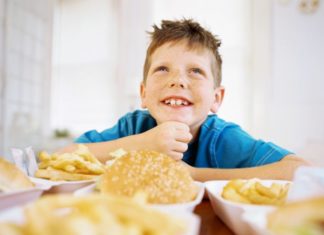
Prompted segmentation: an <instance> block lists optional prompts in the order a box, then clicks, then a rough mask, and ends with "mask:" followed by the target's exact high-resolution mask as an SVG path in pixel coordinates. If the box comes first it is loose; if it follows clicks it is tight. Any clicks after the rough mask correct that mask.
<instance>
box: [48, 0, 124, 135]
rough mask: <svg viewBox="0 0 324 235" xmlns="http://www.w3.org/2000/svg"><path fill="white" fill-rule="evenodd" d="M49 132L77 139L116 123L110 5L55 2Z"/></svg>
mask: <svg viewBox="0 0 324 235" xmlns="http://www.w3.org/2000/svg"><path fill="white" fill-rule="evenodd" d="M56 7H57V8H56V15H55V18H54V19H55V22H54V27H55V28H54V45H53V48H54V51H53V53H54V54H53V61H54V63H53V83H52V97H53V99H52V109H51V126H52V128H68V129H70V131H72V132H77V133H81V132H83V131H86V130H88V129H92V128H98V129H102V128H106V127H107V123H112V122H114V121H115V118H116V106H118V105H119V104H118V100H117V99H116V83H117V79H116V75H117V70H116V69H117V55H118V53H117V45H118V44H117V26H118V22H117V16H116V14H117V9H116V7H115V5H114V1H107V0H93V1H88V0H78V1H57V4H56Z"/></svg>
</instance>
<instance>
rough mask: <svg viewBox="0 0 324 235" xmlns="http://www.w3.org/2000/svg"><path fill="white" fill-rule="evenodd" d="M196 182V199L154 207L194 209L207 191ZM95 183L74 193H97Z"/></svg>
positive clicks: (166, 209) (155, 205) (182, 209)
mask: <svg viewBox="0 0 324 235" xmlns="http://www.w3.org/2000/svg"><path fill="white" fill-rule="evenodd" d="M195 184H196V185H197V186H198V188H199V191H198V194H197V197H196V198H195V200H193V201H191V202H186V203H177V204H152V207H154V208H157V209H159V210H162V211H166V212H169V211H191V212H192V211H193V210H194V209H195V207H196V206H197V205H198V204H199V203H200V202H201V200H202V199H203V197H204V193H205V186H204V184H203V183H201V182H195ZM95 187H96V185H95V184H91V185H88V186H86V187H84V188H81V189H78V190H76V191H75V192H74V195H76V196H84V195H88V194H91V193H96V191H95Z"/></svg>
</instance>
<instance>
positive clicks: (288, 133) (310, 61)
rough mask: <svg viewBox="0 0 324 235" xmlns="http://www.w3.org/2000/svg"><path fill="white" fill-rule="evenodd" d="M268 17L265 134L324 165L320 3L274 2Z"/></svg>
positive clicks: (323, 61)
mask: <svg viewBox="0 0 324 235" xmlns="http://www.w3.org/2000/svg"><path fill="white" fill-rule="evenodd" d="M321 3H322V2H321ZM272 22H273V25H272V31H273V34H272V76H273V80H272V81H271V87H270V92H269V94H270V95H269V97H268V105H269V113H268V119H267V120H268V124H269V136H271V137H273V138H274V139H276V140H277V141H278V142H281V143H283V144H285V145H286V146H287V147H289V148H291V149H293V150H294V151H296V152H297V153H299V154H300V155H303V156H304V157H306V158H307V159H314V160H315V161H317V162H321V164H323V165H324V159H323V157H322V156H323V155H324V147H323V146H324V125H322V124H321V123H322V122H323V120H324V93H323V87H324V79H323V78H324V75H323V67H324V47H323V46H322V44H323V42H324V23H323V22H324V6H323V4H320V7H319V9H318V10H317V11H316V12H314V13H312V14H305V13H302V12H300V11H299V9H298V2H296V1H290V2H289V4H286V5H281V4H279V2H276V3H274V4H273V19H272ZM278 125H280V128H278Z"/></svg>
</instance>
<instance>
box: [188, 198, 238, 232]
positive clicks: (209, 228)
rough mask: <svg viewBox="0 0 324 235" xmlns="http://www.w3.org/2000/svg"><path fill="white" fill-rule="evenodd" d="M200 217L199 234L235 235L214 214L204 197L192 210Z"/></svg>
mask: <svg viewBox="0 0 324 235" xmlns="http://www.w3.org/2000/svg"><path fill="white" fill-rule="evenodd" d="M194 213H195V214H196V215H198V216H200V218H201V224H200V232H199V235H214V234H217V235H235V233H234V232H232V231H231V230H230V229H229V228H228V227H227V225H226V224H224V223H223V221H221V220H220V219H219V218H218V217H217V215H215V213H214V211H213V208H212V206H211V204H210V201H209V200H208V199H204V200H203V201H202V202H201V203H200V204H199V205H198V206H197V207H196V208H195V210H194Z"/></svg>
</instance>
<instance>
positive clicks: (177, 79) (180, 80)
mask: <svg viewBox="0 0 324 235" xmlns="http://www.w3.org/2000/svg"><path fill="white" fill-rule="evenodd" d="M168 87H170V88H171V87H178V88H186V87H187V83H186V79H185V77H184V75H182V74H179V73H177V74H174V75H173V76H172V77H171V78H170V80H169V84H168Z"/></svg>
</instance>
